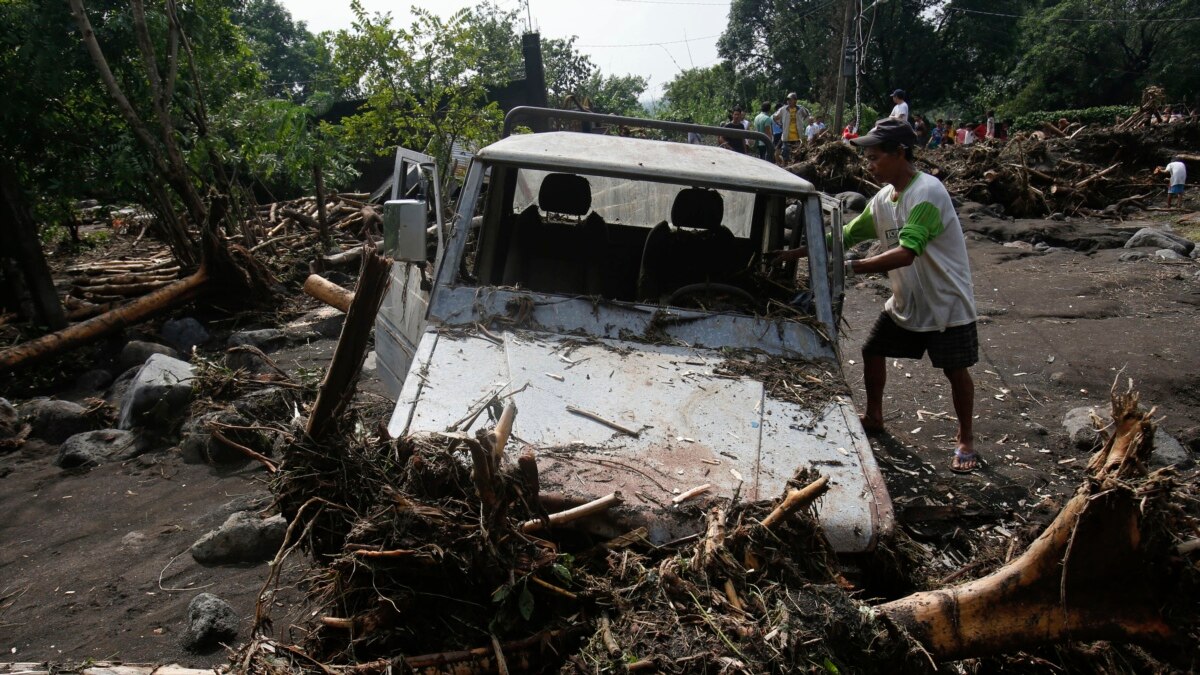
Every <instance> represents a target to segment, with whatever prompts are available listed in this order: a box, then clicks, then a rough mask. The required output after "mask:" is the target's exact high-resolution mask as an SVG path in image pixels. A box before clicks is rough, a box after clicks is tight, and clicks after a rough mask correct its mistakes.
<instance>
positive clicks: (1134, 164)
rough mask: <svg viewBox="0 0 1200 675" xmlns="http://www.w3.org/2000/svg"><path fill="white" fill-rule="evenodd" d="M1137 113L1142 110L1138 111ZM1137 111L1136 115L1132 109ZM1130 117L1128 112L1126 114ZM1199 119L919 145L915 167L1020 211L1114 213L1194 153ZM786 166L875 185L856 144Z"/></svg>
mask: <svg viewBox="0 0 1200 675" xmlns="http://www.w3.org/2000/svg"><path fill="white" fill-rule="evenodd" d="M1139 114H1141V113H1139ZM1134 117H1135V118H1136V117H1137V115H1136V114H1135V116H1134ZM1131 119H1132V118H1131ZM1196 147H1200V124H1196V123H1177V124H1164V125H1158V126H1152V127H1146V126H1138V125H1136V124H1129V125H1126V124H1125V123H1122V124H1121V125H1119V126H1116V127H1107V128H1092V127H1087V126H1084V127H1079V128H1077V129H1076V130H1075V131H1074V132H1073V133H1070V134H1069V135H1068V134H1063V135H1055V134H1051V133H1047V132H1044V131H1035V132H1033V133H1029V134H1026V133H1019V134H1016V135H1014V136H1013V137H1012V138H1010V139H1009V140H1007V141H1003V142H1001V141H994V140H983V141H980V142H977V143H975V144H973V145H968V146H961V145H951V146H943V147H940V148H937V149H935V150H922V151H918V152H917V155H916V164H917V167H918V168H919V169H921V170H923V171H926V172H928V173H930V174H932V175H934V176H937V177H938V178H939V179H941V180H942V182H944V183H945V184H946V187H947V188H948V189H949V190H950V194H951V195H954V196H956V197H959V198H961V199H964V200H970V201H975V202H979V203H981V204H985V205H989V206H991V205H996V204H999V205H1000V206H1001V207H1002V208H1001V209H993V210H994V211H996V212H998V213H1001V214H1003V215H1006V216H1013V217H1018V218H1040V217H1047V216H1055V215H1056V214H1058V216H1059V217H1065V216H1086V217H1093V218H1106V219H1113V220H1120V219H1122V218H1123V217H1125V216H1127V215H1128V214H1130V213H1132V212H1134V211H1137V210H1142V209H1147V208H1151V207H1150V203H1151V200H1152V199H1153V198H1157V197H1161V195H1162V193H1163V191H1164V190H1165V188H1166V181H1165V179H1164V178H1162V177H1161V176H1154V175H1153V170H1154V168H1155V167H1159V166H1164V165H1166V163H1167V162H1170V161H1171V159H1172V158H1174V157H1178V156H1183V157H1184V158H1185V159H1187V158H1193V159H1200V156H1197V155H1195V154H1194V151H1192V150H1191V149H1193V148H1196ZM806 153H807V154H806V155H805V156H804V157H803V158H801V160H800V161H799V162H798V163H797V164H795V165H793V166H791V167H789V170H790V171H792V172H793V173H795V174H797V175H799V176H801V177H803V178H806V179H808V180H811V181H813V182H814V183H815V184H816V185H817V187H818V188H820V189H822V190H824V191H826V192H830V193H836V192H841V191H844V190H855V191H858V192H863V193H865V194H873V193H874V192H876V191H877V190H878V189H879V186H878V185H876V184H875V183H874V182H873V180H872V178H871V176H870V175H869V174H867V172H866V169H865V166H864V164H863V162H862V160H861V158H860V157H859V156H858V154H857V153H856V152H855V151H854V149H853V148H852V147H851V146H849V145H847V144H846V143H844V142H842V141H834V142H830V143H826V144H824V145H820V146H817V147H815V148H809V149H807V150H806Z"/></svg>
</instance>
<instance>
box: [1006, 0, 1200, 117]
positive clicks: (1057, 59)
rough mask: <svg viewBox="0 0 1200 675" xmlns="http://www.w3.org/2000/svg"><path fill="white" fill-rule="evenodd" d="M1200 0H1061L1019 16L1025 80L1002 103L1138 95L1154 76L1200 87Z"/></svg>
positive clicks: (1023, 106) (1173, 89)
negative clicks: (1011, 96) (1016, 90)
mask: <svg viewBox="0 0 1200 675" xmlns="http://www.w3.org/2000/svg"><path fill="white" fill-rule="evenodd" d="M1196 16H1200V0H1129V1H1128V2H1114V1H1112V0H1062V1H1061V2H1056V3H1054V4H1053V5H1050V6H1047V7H1046V8H1045V9H1041V10H1038V11H1031V12H1030V13H1029V14H1027V15H1026V16H1025V18H1024V19H1023V20H1022V21H1021V22H1020V25H1019V29H1020V30H1021V32H1022V37H1021V43H1022V48H1023V49H1022V52H1023V56H1022V58H1021V60H1020V62H1019V64H1018V65H1017V67H1016V68H1015V71H1014V72H1015V74H1016V76H1017V78H1018V79H1019V80H1020V81H1022V82H1023V83H1024V86H1023V87H1021V89H1020V90H1019V91H1018V92H1016V94H1015V96H1014V98H1013V101H1012V103H1011V105H1009V106H1004V110H1006V111H1007V112H1009V113H1010V114H1011V113H1021V112H1026V111H1031V110H1044V109H1046V108H1054V107H1062V108H1074V107H1090V106H1101V105H1111V104H1117V103H1135V102H1138V100H1139V99H1140V95H1141V91H1142V89H1144V88H1145V87H1146V86H1147V85H1150V84H1163V85H1166V86H1167V87H1168V95H1170V96H1172V97H1194V96H1196V94H1197V93H1200V72H1198V71H1200V54H1197V50H1196V49H1195V45H1196V44H1197V43H1198V42H1200V22H1198V21H1179V20H1178V19H1182V18H1191V17H1196Z"/></svg>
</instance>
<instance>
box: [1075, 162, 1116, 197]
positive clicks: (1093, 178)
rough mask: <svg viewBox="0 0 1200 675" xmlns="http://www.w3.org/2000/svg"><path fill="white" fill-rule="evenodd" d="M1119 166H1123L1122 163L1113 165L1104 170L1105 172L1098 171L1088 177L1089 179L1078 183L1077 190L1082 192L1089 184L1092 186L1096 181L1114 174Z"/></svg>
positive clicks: (1076, 184)
mask: <svg viewBox="0 0 1200 675" xmlns="http://www.w3.org/2000/svg"><path fill="white" fill-rule="evenodd" d="M1119 166H1121V163H1120V162H1117V163H1116V164H1113V165H1112V166H1110V167H1108V168H1107V169H1104V170H1103V171H1098V172H1096V173H1094V174H1092V175H1090V176H1088V177H1087V178H1084V179H1083V180H1081V181H1079V182H1078V183H1075V189H1076V190H1082V189H1083V188H1085V187H1086V186H1087V185H1088V184H1090V183H1092V182H1094V181H1097V180H1099V179H1101V178H1103V177H1105V176H1107V175H1108V174H1110V173H1112V172H1113V171H1115V170H1116V168H1117V167H1119Z"/></svg>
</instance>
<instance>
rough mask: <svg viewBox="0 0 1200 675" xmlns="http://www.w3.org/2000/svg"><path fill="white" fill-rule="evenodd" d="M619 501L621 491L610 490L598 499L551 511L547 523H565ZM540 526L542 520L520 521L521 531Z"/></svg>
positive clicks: (608, 507) (540, 527) (607, 507)
mask: <svg viewBox="0 0 1200 675" xmlns="http://www.w3.org/2000/svg"><path fill="white" fill-rule="evenodd" d="M621 502H622V498H621V493H620V492H611V493H609V494H606V495H604V496H603V497H600V498H599V499H593V500H592V501H590V502H588V503H586V504H581V505H579V506H576V507H575V508H573V509H567V510H566V511H559V512H558V513H551V514H550V518H549V519H548V523H549V525H550V526H551V527H553V526H555V525H565V524H567V523H570V522H574V521H576V520H579V519H581V518H586V517H588V516H592V515H595V514H597V513H602V512H604V511H607V510H608V509H610V508H612V507H614V506H616V505H618V504H620V503H621ZM542 526H543V522H542V521H541V520H527V521H525V522H524V523H521V531H522V532H537V531H538V530H540V529H542Z"/></svg>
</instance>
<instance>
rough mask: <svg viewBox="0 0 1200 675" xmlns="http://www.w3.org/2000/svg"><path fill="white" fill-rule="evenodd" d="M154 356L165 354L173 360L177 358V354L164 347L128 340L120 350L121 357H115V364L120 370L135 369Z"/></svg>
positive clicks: (152, 343)
mask: <svg viewBox="0 0 1200 675" xmlns="http://www.w3.org/2000/svg"><path fill="white" fill-rule="evenodd" d="M155 354H165V355H166V356H170V357H171V358H173V359H177V358H179V352H177V351H175V350H174V349H171V348H170V347H168V346H166V345H160V344H157V343H154V342H143V341H141V340H130V341H129V342H126V343H125V346H124V347H122V348H121V355H120V356H118V357H117V364H118V365H119V366H120V367H121V370H127V369H129V368H136V367H138V366H140V365H142V364H143V363H145V362H146V360H147V359H149V358H150V357H151V356H154V355H155Z"/></svg>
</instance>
